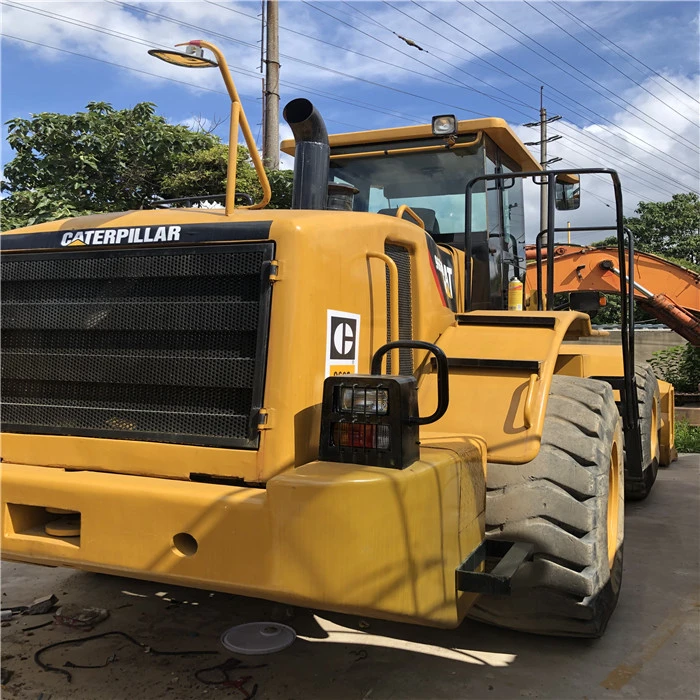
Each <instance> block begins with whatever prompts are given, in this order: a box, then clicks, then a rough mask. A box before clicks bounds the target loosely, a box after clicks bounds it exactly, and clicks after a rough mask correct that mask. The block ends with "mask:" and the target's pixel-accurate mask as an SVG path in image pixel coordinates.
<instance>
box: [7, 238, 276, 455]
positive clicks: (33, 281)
mask: <svg viewBox="0 0 700 700" xmlns="http://www.w3.org/2000/svg"><path fill="white" fill-rule="evenodd" d="M272 249H273V245H272V244H271V243H264V244H237V245H230V246H215V247H214V246H212V247H209V246H207V247H201V248H189V249H172V248H169V249H167V250H165V249H152V250H148V251H133V250H131V251H118V252H112V251H110V252H99V253H92V252H89V253H88V252H83V251H75V252H73V251H69V252H61V253H37V254H26V255H25V254H22V255H10V254H8V255H5V256H3V259H2V278H3V299H2V306H3V317H2V328H3V362H2V379H3V383H2V402H3V411H2V420H3V429H4V430H9V431H14V432H27V433H39V434H40V433H59V434H68V435H97V436H103V437H111V438H122V439H145V440H150V441H156V442H183V443H191V444H204V445H206V444H221V445H231V446H238V447H255V446H256V442H257V439H256V438H255V436H254V435H251V434H249V421H250V415H251V411H253V410H254V409H255V408H259V406H260V401H261V398H262V381H263V376H264V360H265V358H264V352H265V344H266V341H267V339H266V331H267V318H268V316H269V304H270V291H269V283H267V282H266V281H265V282H263V276H262V274H261V273H262V268H263V265H264V263H265V261H266V260H270V259H271V258H272Z"/></svg>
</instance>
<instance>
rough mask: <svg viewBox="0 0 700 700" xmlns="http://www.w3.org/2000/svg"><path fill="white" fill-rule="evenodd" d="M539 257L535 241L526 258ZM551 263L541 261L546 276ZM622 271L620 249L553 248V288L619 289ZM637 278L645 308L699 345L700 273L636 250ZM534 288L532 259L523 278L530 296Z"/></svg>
mask: <svg viewBox="0 0 700 700" xmlns="http://www.w3.org/2000/svg"><path fill="white" fill-rule="evenodd" d="M543 252H544V251H543ZM545 254H546V253H545ZM535 256H536V252H535V246H528V247H527V249H526V258H527V260H528V261H534V259H535ZM548 263H549V261H548V260H547V259H546V258H545V259H544V260H543V264H542V266H543V269H542V278H543V279H546V276H547V265H548ZM619 270H620V264H619V259H618V254H617V249H616V248H587V247H583V246H576V245H558V246H556V247H555V248H554V291H555V293H560V292H579V291H597V292H603V293H606V294H607V293H613V294H614V293H619V289H620V286H619V285H620V282H619V279H618V278H619V274H620V273H619ZM634 280H635V282H634V296H635V299H637V300H638V302H639V304H640V306H641V307H642V308H643V309H644V310H645V311H647V313H650V314H651V315H653V316H654V317H655V318H657V319H658V320H659V321H660V322H661V323H664V324H666V325H667V326H668V327H669V328H671V329H672V330H674V331H676V332H677V333H678V334H679V335H682V336H683V337H684V338H686V339H687V340H688V341H690V342H691V343H692V344H693V345H695V346H698V345H700V275H698V274H697V273H696V272H693V271H692V270H688V269H686V268H684V267H681V266H680V265H676V264H674V263H672V262H669V261H668V260H664V259H663V258H660V257H658V256H656V255H651V254H649V253H635V255H634ZM536 289H537V270H536V265H535V264H534V262H530V263H529V264H528V267H527V275H526V280H525V294H526V298H527V297H528V296H529V295H530V293H531V292H533V291H534V290H536Z"/></svg>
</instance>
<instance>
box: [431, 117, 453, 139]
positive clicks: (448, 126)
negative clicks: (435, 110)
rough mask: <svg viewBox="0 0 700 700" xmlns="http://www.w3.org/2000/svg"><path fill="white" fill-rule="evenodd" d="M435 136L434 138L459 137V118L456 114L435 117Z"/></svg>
mask: <svg viewBox="0 0 700 700" xmlns="http://www.w3.org/2000/svg"><path fill="white" fill-rule="evenodd" d="M433 135H434V136H445V137H449V136H456V135H457V118H456V117H455V115H454V114H439V115H438V116H435V117H433Z"/></svg>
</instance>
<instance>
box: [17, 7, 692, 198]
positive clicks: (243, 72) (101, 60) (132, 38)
mask: <svg viewBox="0 0 700 700" xmlns="http://www.w3.org/2000/svg"><path fill="white" fill-rule="evenodd" d="M7 4H11V3H7ZM115 4H118V3H115ZM21 9H26V8H21ZM42 14H43V13H42ZM48 14H49V15H53V13H48ZM58 18H59V19H62V18H61V17H60V16H58ZM69 23H71V24H78V26H81V24H80V23H76V22H73V21H70V22H69ZM83 25H86V26H89V27H90V28H94V29H95V30H96V31H102V33H106V34H112V35H120V36H123V37H124V38H126V39H127V40H129V41H132V42H134V43H139V44H143V45H147V46H149V47H150V46H152V45H153V43H152V42H150V41H149V42H143V41H141V40H140V39H138V38H134V37H126V35H123V34H121V33H120V32H109V31H106V30H101V29H99V28H95V25H88V23H83ZM8 38H14V39H17V40H20V41H26V42H28V43H32V44H35V45H42V44H39V43H38V42H32V41H30V40H26V39H21V38H19V37H8ZM44 46H46V45H44ZM47 48H51V49H53V50H57V51H63V52H65V53H70V54H73V55H76V56H82V57H84V58H90V59H92V60H97V61H99V62H102V63H107V64H109V65H113V66H115V67H118V68H124V69H127V70H133V71H135V72H138V73H143V74H146V75H152V76H154V77H163V76H157V75H156V74H153V73H149V72H148V71H142V70H139V69H131V68H128V67H126V66H121V65H120V64H115V63H112V62H110V61H105V60H103V59H96V58H94V57H91V56H85V55H84V54H79V53H77V52H72V51H68V50H66V49H59V48H57V47H47ZM234 71H235V72H238V73H241V74H244V75H251V74H250V73H246V72H245V71H241V70H236V69H234ZM252 75H253V76H254V77H256V78H257V77H259V76H258V75H256V74H254V73H253V74H252ZM163 79H165V80H170V81H172V82H176V83H180V84H184V85H189V86H191V87H195V88H197V89H203V90H207V91H210V92H218V93H220V94H226V93H223V92H221V91H218V90H213V89H211V88H204V87H201V86H198V85H194V84H192V83H186V82H185V81H179V80H176V79H172V78H165V77H163ZM285 84H290V83H286V81H285ZM291 85H294V86H295V87H301V88H302V89H308V90H310V91H312V92H316V93H317V94H321V95H322V96H324V97H326V98H327V99H332V100H337V101H342V102H346V103H350V104H355V105H359V106H363V107H364V108H367V109H373V110H374V111H382V112H384V113H388V114H392V113H391V112H388V111H386V110H378V109H376V108H372V107H371V106H369V105H365V104H364V103H358V102H356V101H349V100H344V99H342V98H338V97H335V96H333V95H332V93H324V92H322V91H318V90H315V91H314V90H313V89H311V88H308V86H299V85H296V84H293V83H291ZM394 114H395V113H394ZM396 116H399V115H396ZM400 116H401V117H402V118H404V119H406V120H408V121H410V120H413V121H415V122H416V123H422V122H424V121H425V120H424V119H419V118H418V117H414V118H410V117H408V118H407V117H406V116H405V115H400ZM329 121H331V120H329ZM358 128H359V127H358ZM642 184H646V183H644V182H642ZM682 186H683V187H685V185H682ZM635 194H639V193H635ZM640 196H641V195H640Z"/></svg>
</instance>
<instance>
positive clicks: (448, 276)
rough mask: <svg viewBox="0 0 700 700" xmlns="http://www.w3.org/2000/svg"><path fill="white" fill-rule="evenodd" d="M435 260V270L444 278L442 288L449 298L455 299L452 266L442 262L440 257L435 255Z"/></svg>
mask: <svg viewBox="0 0 700 700" xmlns="http://www.w3.org/2000/svg"><path fill="white" fill-rule="evenodd" d="M433 258H434V260H435V269H436V270H437V271H438V272H439V273H440V276H441V277H442V288H443V289H444V290H445V294H446V295H447V298H448V299H453V298H454V291H453V290H452V266H451V265H448V264H446V263H444V262H442V260H441V259H440V256H439V255H435V256H433Z"/></svg>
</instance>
